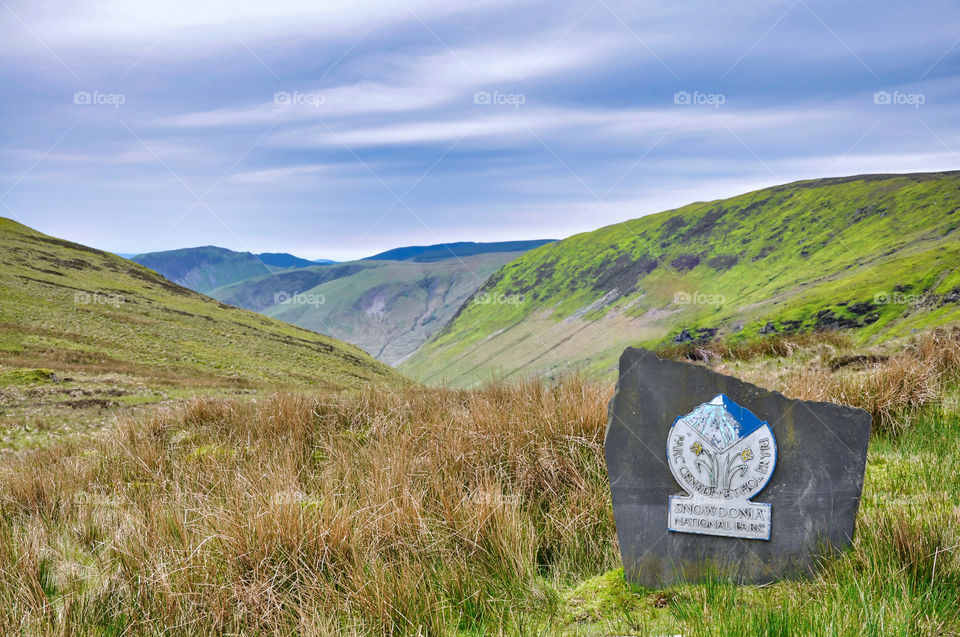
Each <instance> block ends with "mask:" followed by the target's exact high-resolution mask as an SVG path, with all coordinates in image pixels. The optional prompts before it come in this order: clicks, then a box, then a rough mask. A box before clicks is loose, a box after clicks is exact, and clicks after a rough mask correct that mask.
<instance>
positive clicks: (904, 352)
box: [660, 327, 960, 433]
mask: <svg viewBox="0 0 960 637" xmlns="http://www.w3.org/2000/svg"><path fill="white" fill-rule="evenodd" d="M886 350H889V351H885V350H882V349H877V350H876V351H874V352H870V353H863V352H859V351H857V349H856V348H855V346H854V345H853V344H852V341H851V340H850V339H849V337H848V336H846V335H844V334H842V333H839V332H823V333H806V334H800V335H796V336H773V337H769V338H766V339H762V340H760V341H757V342H753V343H748V344H744V345H724V344H717V345H705V346H696V347H694V346H680V347H670V348H665V349H663V350H661V352H660V355H661V356H667V357H672V358H677V359H686V360H693V361H699V362H701V363H704V364H707V365H709V366H711V367H713V368H715V369H718V370H720V371H724V372H727V373H732V374H734V375H737V376H740V377H742V378H744V379H745V380H748V381H750V382H753V383H756V384H758V385H761V386H764V387H769V388H770V389H775V390H777V391H780V392H782V393H783V394H785V395H787V396H790V397H792V398H801V399H804V400H819V401H827V402H834V403H840V404H844V405H851V406H853V407H860V408H861V409H865V410H866V411H868V412H870V414H871V415H872V416H873V424H874V427H875V428H876V429H877V430H878V431H881V432H884V433H898V432H902V431H904V430H905V429H906V428H907V426H908V424H909V422H910V419H911V418H912V417H914V416H915V415H916V414H917V413H919V412H921V411H923V410H924V409H928V408H937V407H939V406H940V401H941V400H942V399H943V397H944V396H945V395H947V394H948V393H949V391H951V390H952V389H955V388H956V385H957V384H958V381H960V328H958V327H952V328H939V329H934V330H931V331H928V332H924V333H922V334H920V335H918V336H916V337H914V338H913V339H911V340H909V341H907V342H906V343H902V344H897V345H895V346H891V347H888V348H886ZM765 358H767V359H770V358H772V359H790V360H789V364H788V365H782V364H779V363H776V361H774V363H776V364H773V365H769V364H768V365H759V364H758V365H755V366H753V367H750V366H746V367H739V368H734V367H733V366H732V365H731V363H742V362H751V361H759V360H761V359H765Z"/></svg>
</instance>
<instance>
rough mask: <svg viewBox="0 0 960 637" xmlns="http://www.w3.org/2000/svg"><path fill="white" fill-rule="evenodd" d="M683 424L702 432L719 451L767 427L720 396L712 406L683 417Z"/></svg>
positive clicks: (703, 406) (747, 410)
mask: <svg viewBox="0 0 960 637" xmlns="http://www.w3.org/2000/svg"><path fill="white" fill-rule="evenodd" d="M680 420H682V421H684V422H685V423H686V424H687V425H689V426H690V428H692V429H694V430H695V431H697V432H699V433H700V434H701V435H702V436H703V437H704V438H706V439H707V441H708V442H709V443H710V444H711V445H713V447H714V448H715V449H717V450H718V451H723V450H724V449H726V448H727V447H729V446H730V445H732V444H734V443H735V442H737V441H738V440H740V439H741V438H745V437H746V436H749V435H750V434H752V433H753V432H754V431H756V430H757V429H759V428H760V427H763V426H765V425H766V424H767V423H766V422H764V421H762V420H760V419H759V418H757V417H756V416H755V415H753V413H752V412H751V411H750V410H749V409H746V408H745V407H741V406H740V405H738V404H737V403H735V402H733V401H732V400H730V399H729V398H728V397H727V396H726V395H724V394H717V395H716V396H715V397H714V398H713V400H711V401H710V402H708V403H703V404H702V405H699V406H698V407H696V408H695V409H694V410H693V411H691V412H690V413H689V414H687V415H686V416H681V417H680Z"/></svg>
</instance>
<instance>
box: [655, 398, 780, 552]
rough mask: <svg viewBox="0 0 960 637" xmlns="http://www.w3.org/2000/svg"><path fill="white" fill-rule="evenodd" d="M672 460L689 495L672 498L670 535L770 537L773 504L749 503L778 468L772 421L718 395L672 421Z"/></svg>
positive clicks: (669, 451) (669, 452) (669, 455)
mask: <svg viewBox="0 0 960 637" xmlns="http://www.w3.org/2000/svg"><path fill="white" fill-rule="evenodd" d="M667 460H668V464H669V465H670V471H671V472H672V473H673V476H674V478H676V480H677V482H678V483H679V484H680V486H681V487H682V488H683V490H684V491H686V495H674V496H670V506H669V513H668V522H667V528H668V529H669V530H670V531H675V532H681V533H700V534H704V535H722V536H729V537H740V538H747V539H753V540H769V539H770V529H771V515H772V511H771V507H770V505H769V504H763V503H755V502H751V501H750V499H751V498H752V497H754V496H755V495H757V494H758V493H759V492H760V491H761V490H762V489H763V488H764V487H765V486H766V484H767V482H769V481H770V478H771V476H772V475H773V470H774V468H775V467H776V464H777V444H776V440H775V439H774V437H773V430H772V429H771V428H770V425H769V424H768V423H767V422H765V421H762V420H760V419H759V418H758V417H757V416H755V415H754V414H753V413H752V412H750V410H748V409H746V408H745V407H741V406H740V405H738V404H737V403H735V402H733V401H732V400H730V398H728V397H727V396H725V395H724V394H718V395H717V396H716V397H714V398H713V400H711V401H710V402H707V403H703V404H702V405H699V406H697V407H695V408H694V409H693V411H691V412H690V413H688V414H686V415H684V416H680V417H678V418H677V419H676V420H675V421H674V422H673V426H672V427H671V428H670V432H669V434H668V435H667Z"/></svg>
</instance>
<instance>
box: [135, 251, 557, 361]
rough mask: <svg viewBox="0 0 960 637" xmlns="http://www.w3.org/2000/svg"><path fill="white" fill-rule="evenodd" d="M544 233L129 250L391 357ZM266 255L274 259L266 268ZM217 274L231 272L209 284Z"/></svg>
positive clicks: (423, 336)
mask: <svg viewBox="0 0 960 637" xmlns="http://www.w3.org/2000/svg"><path fill="white" fill-rule="evenodd" d="M546 243H550V241H545V240H544V241H505V242H491V243H471V242H463V243H449V244H439V245H431V246H409V247H402V248H396V249H394V250H389V251H387V252H382V253H380V254H377V255H374V256H372V257H368V258H367V259H362V260H359V261H351V262H346V263H334V264H330V265H323V266H318V265H314V264H312V263H310V262H307V261H305V260H302V259H296V257H290V255H280V256H281V257H284V258H273V257H274V256H275V255H251V254H250V253H239V252H232V251H230V250H226V249H224V248H213V247H207V248H188V249H184V250H173V251H169V252H160V253H151V254H146V255H141V256H139V257H137V259H136V260H137V261H138V262H139V263H142V264H145V265H151V267H155V269H156V270H157V271H158V272H159V273H160V274H163V275H164V276H166V277H167V278H170V279H172V280H174V281H176V282H178V283H181V284H183V285H185V286H187V287H191V288H193V289H195V290H197V291H200V292H203V293H205V294H208V295H209V296H211V297H213V298H216V299H218V300H220V301H222V302H224V303H228V304H230V305H234V306H237V307H242V308H246V309H249V310H254V311H256V312H261V313H264V314H266V315H268V316H273V317H276V318H279V319H281V320H284V321H287V322H289V323H293V324H294V325H299V326H301V327H305V328H307V329H310V330H313V331H316V332H320V333H322V334H327V335H329V336H333V337H335V338H339V339H342V340H345V341H347V342H350V343H353V344H355V345H358V346H359V347H361V348H363V349H364V351H366V352H368V353H370V354H372V355H374V356H375V357H377V358H378V359H379V360H382V361H384V362H387V363H390V364H396V363H398V362H400V361H402V360H403V359H404V358H406V357H407V356H409V355H410V354H411V353H413V351H414V350H416V349H417V347H419V346H420V345H421V344H422V343H423V342H424V341H426V340H427V339H428V338H429V337H430V336H431V335H433V333H434V332H436V331H437V330H439V329H440V328H441V327H443V326H444V325H445V324H446V323H447V321H448V320H449V319H450V317H452V316H453V314H454V313H455V312H456V311H457V309H458V308H459V307H460V305H461V304H462V303H463V301H464V300H466V299H467V297H469V296H470V295H472V294H473V292H474V291H476V289H477V288H479V287H480V286H481V285H483V283H484V282H485V281H486V279H487V277H489V276H490V275H491V274H492V273H493V272H495V271H496V270H497V269H499V268H500V267H501V266H502V265H504V264H505V263H508V262H509V261H511V260H513V259H514V258H516V257H518V256H520V255H521V254H523V252H525V251H526V250H529V249H532V248H535V247H539V246H542V245H544V244H546ZM265 256H266V257H268V258H267V259H264V258H263V257H265ZM285 257H289V258H285ZM264 262H265V263H266V265H269V266H276V267H275V268H274V267H271V268H269V271H268V268H265V267H264ZM251 273H252V274H251ZM216 280H228V281H231V282H230V283H227V284H224V285H222V286H218V287H209V285H210V284H211V282H213V281H216Z"/></svg>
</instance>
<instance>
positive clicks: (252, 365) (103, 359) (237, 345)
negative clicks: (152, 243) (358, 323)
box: [0, 217, 403, 395]
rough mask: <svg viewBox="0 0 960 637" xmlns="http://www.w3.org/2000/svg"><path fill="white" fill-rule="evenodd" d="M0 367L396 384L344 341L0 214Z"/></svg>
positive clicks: (169, 378) (333, 384)
mask: <svg viewBox="0 0 960 637" xmlns="http://www.w3.org/2000/svg"><path fill="white" fill-rule="evenodd" d="M4 367H13V368H24V367H27V368H36V369H47V368H49V369H54V370H58V371H59V373H60V374H63V373H64V372H67V373H74V374H97V373H111V374H122V375H124V376H125V377H129V378H133V379H143V380H142V382H143V383H147V384H148V385H156V384H157V383H160V384H166V385H169V386H172V387H188V386H189V387H198V386H199V387H218V386H228V387H239V388H242V387H250V388H253V387H262V386H273V387H276V386H288V387H294V386H311V387H325V388H347V387H359V386H362V385H366V384H369V383H371V382H372V383H401V382H403V381H402V379H401V377H400V375H399V374H397V373H396V372H395V371H394V370H393V369H391V368H390V367H388V366H387V365H385V364H383V363H381V362H379V361H376V360H374V359H373V358H371V357H370V356H368V355H367V354H366V353H364V352H363V351H362V350H360V349H359V348H357V347H355V346H353V345H348V344H346V343H343V342H340V341H338V340H335V339H332V338H330V337H327V336H322V335H320V334H316V333H314V332H311V331H309V330H305V329H303V328H299V327H296V326H293V325H290V324H288V323H284V322H282V321H278V320H276V319H272V318H269V317H266V316H262V315H260V314H256V313H254V312H250V311H247V310H242V309H238V308H236V307H231V306H229V305H225V304H223V303H219V302H218V301H216V300H214V299H211V298H209V297H207V296H204V295H202V294H199V293H197V292H194V291H193V290H189V289H187V288H185V287H182V286H180V285H177V284H176V283H173V282H172V281H170V280H168V279H166V278H164V277H163V276H161V275H159V274H157V273H156V272H154V271H153V270H150V269H148V268H147V267H144V266H142V265H140V264H137V263H133V262H131V261H129V260H127V259H123V258H121V257H119V256H116V255H114V254H111V253H107V252H102V251H100V250H96V249H94V248H90V247H87V246H83V245H80V244H77V243H72V242H70V241H66V240H63V239H58V238H55V237H50V236H47V235H44V234H41V233H40V232H37V231H35V230H32V229H30V228H28V227H26V226H24V225H21V224H19V223H17V222H14V221H12V220H10V219H5V218H2V217H0V368H4ZM110 382H111V383H112V384H113V385H116V384H117V383H118V382H119V381H117V380H116V379H114V380H111V381H110ZM135 384H136V383H135ZM115 395H116V394H115Z"/></svg>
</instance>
